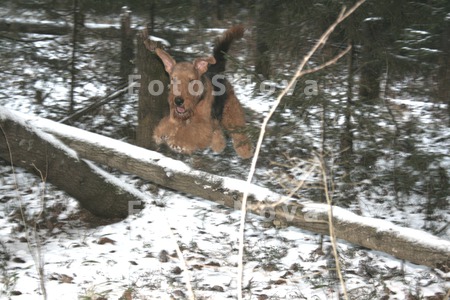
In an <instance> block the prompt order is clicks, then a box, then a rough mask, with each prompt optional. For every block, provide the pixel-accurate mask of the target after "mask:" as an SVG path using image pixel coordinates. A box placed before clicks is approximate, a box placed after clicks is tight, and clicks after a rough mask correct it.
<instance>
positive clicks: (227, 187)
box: [13, 115, 450, 271]
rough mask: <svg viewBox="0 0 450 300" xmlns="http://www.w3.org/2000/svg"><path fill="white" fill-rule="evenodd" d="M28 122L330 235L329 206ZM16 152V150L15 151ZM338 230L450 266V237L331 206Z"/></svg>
mask: <svg viewBox="0 0 450 300" xmlns="http://www.w3.org/2000/svg"><path fill="white" fill-rule="evenodd" d="M23 118H26V119H27V123H28V124H30V125H31V126H33V127H36V128H39V129H41V130H43V131H45V132H47V133H50V134H53V135H55V136H57V137H59V138H60V139H62V140H63V141H64V142H65V143H66V144H67V145H68V146H70V147H72V148H73V149H75V150H76V151H77V152H78V154H79V155H80V156H81V157H83V158H86V159H89V160H92V161H94V162H97V163H100V164H104V165H107V166H109V167H112V168H117V169H119V170H121V171H123V172H127V173H132V174H135V175H137V176H139V177H141V178H143V179H146V180H149V181H152V182H154V183H156V184H159V185H161V186H163V187H166V188H170V189H174V190H176V191H179V192H182V193H187V194H189V195H193V196H197V197H202V198H205V199H208V200H211V201H214V202H217V203H220V204H222V205H226V206H228V207H231V208H235V209H240V208H241V203H240V199H241V198H242V194H243V189H244V188H245V187H248V189H249V190H250V197H249V202H248V203H249V204H248V208H249V211H250V212H251V213H254V214H257V215H260V216H262V217H265V218H266V220H268V221H270V222H272V223H273V224H274V225H275V226H282V227H284V226H295V227H299V228H302V229H306V230H309V231H312V232H315V233H319V234H329V231H328V224H327V222H328V211H329V209H330V206H328V205H326V204H318V203H311V202H302V203H299V202H298V201H296V200H294V199H284V198H283V197H282V196H281V195H279V194H276V193H273V192H271V191H270V190H268V189H266V188H262V187H259V186H256V185H253V184H251V185H248V184H247V183H246V182H245V181H241V180H236V179H231V178H227V177H221V176H216V175H213V174H209V173H206V172H202V171H198V170H193V169H191V168H190V167H189V166H187V165H185V164H184V163H182V162H180V161H176V160H173V159H170V158H167V157H165V156H163V155H161V154H159V153H157V152H153V151H148V150H145V149H142V148H139V147H136V146H133V145H130V144H126V143H124V142H120V141H117V140H113V139H110V138H107V137H104V136H100V135H97V134H94V133H90V132H86V131H83V130H80V129H76V128H73V127H69V126H67V125H63V124H59V123H55V122H53V121H50V120H46V119H41V118H38V117H30V116H26V115H23ZM13 153H14V152H13ZM332 209H333V212H334V213H333V223H334V231H335V235H336V237H337V238H339V239H343V240H346V241H348V242H351V243H354V244H357V245H360V246H363V247H367V248H370V249H374V250H378V251H383V252H386V253H389V254H391V255H393V256H395V257H397V258H400V259H405V260H408V261H410V262H413V263H416V264H421V265H426V266H429V267H432V268H439V269H441V270H444V271H449V270H450V241H448V240H443V239H440V238H438V237H435V236H433V235H431V234H428V233H425V232H423V231H419V230H415V229H408V228H402V227H400V226H397V225H394V224H392V223H390V222H388V221H384V220H379V219H374V218H368V217H361V216H358V215H356V214H354V213H352V212H350V211H347V210H345V209H342V208H339V207H334V206H333V207H332Z"/></svg>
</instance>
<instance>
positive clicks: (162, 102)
mask: <svg viewBox="0 0 450 300" xmlns="http://www.w3.org/2000/svg"><path fill="white" fill-rule="evenodd" d="M147 39H148V33H147V31H142V32H141V33H140V34H138V35H137V60H136V63H137V67H138V70H139V75H140V87H139V104H138V126H137V129H136V144H137V145H138V146H140V147H143V148H147V149H153V150H154V149H156V145H155V142H154V141H153V131H154V129H155V128H156V126H157V125H158V123H159V121H160V120H161V119H162V118H163V117H164V116H166V115H168V114H169V104H168V102H167V97H168V88H167V86H168V84H169V76H168V75H167V73H166V71H165V69H164V65H163V63H162V62H161V60H160V59H159V58H158V56H157V55H156V54H154V53H152V52H150V51H149V50H148V49H147V48H146V46H145V44H144V42H145V41H146V40H147Z"/></svg>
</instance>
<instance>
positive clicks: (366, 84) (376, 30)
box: [359, 18, 383, 104]
mask: <svg viewBox="0 0 450 300" xmlns="http://www.w3.org/2000/svg"><path fill="white" fill-rule="evenodd" d="M382 23H383V22H382V20H381V19H377V18H373V19H372V20H366V21H364V23H363V34H362V37H363V45H362V49H361V78H360V81H359V98H360V100H361V101H363V103H366V104H374V103H376V101H378V99H379V98H380V77H381V73H382V70H383V69H382V66H383V63H382V62H381V61H380V51H381V49H380V43H379V41H380V40H381V39H382V38H381V35H382V34H383V24H382Z"/></svg>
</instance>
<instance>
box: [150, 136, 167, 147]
mask: <svg viewBox="0 0 450 300" xmlns="http://www.w3.org/2000/svg"><path fill="white" fill-rule="evenodd" d="M166 139H167V137H166V136H165V135H156V134H155V135H153V140H154V141H155V143H156V144H157V145H160V144H162V143H164V141H165V140H166Z"/></svg>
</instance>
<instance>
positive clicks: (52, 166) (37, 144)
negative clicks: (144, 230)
mask: <svg viewBox="0 0 450 300" xmlns="http://www.w3.org/2000/svg"><path fill="white" fill-rule="evenodd" d="M0 157H1V158H3V159H5V160H7V161H9V162H10V163H11V164H13V165H14V166H19V167H23V168H25V169H28V170H29V171H31V172H34V173H36V172H37V173H38V175H39V176H41V178H42V180H45V181H48V182H50V183H52V184H54V185H55V186H56V187H58V188H59V189H61V190H64V191H66V192H67V193H68V194H69V195H71V196H72V197H74V198H76V199H77V200H78V201H79V202H80V204H81V206H83V207H84V208H86V209H87V210H89V211H90V212H92V213H93V214H95V215H97V216H100V217H107V218H125V217H127V216H128V213H129V211H130V209H129V207H130V205H133V206H134V207H135V208H136V207H139V206H140V207H143V204H144V203H143V201H142V200H143V199H144V196H143V195H142V194H141V193H139V192H137V191H134V190H132V189H127V188H125V187H124V186H120V184H118V181H119V180H116V181H115V180H114V179H115V178H114V177H113V176H111V175H109V174H107V173H106V172H105V171H103V170H102V169H100V168H98V167H96V166H95V165H93V164H92V163H91V162H89V161H85V160H83V159H81V158H80V157H79V156H78V155H77V153H76V152H75V151H73V150H72V149H70V148H68V147H66V146H65V145H64V144H63V143H61V142H60V141H59V140H57V139H56V138H55V137H54V136H52V135H50V134H48V133H45V132H43V131H42V130H40V129H38V128H36V127H34V126H33V125H32V124H27V123H26V121H25V120H24V119H23V118H22V117H21V116H20V115H18V114H16V113H13V112H10V111H8V110H6V109H4V108H1V107H0ZM137 203H139V205H137Z"/></svg>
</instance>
